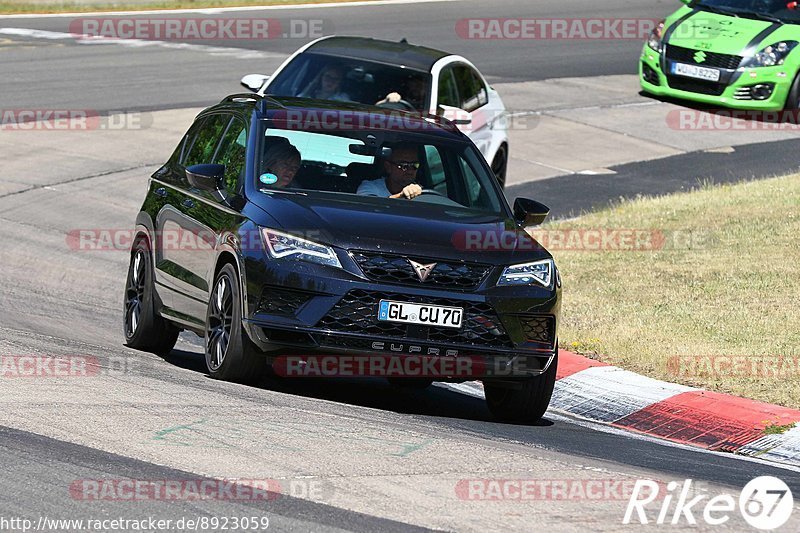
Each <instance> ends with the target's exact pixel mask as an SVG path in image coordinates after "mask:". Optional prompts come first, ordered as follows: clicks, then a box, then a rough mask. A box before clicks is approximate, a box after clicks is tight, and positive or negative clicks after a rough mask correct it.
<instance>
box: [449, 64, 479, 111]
mask: <svg viewBox="0 0 800 533" xmlns="http://www.w3.org/2000/svg"><path fill="white" fill-rule="evenodd" d="M453 74H454V76H455V79H456V87H457V88H458V96H459V104H458V106H457V107H460V108H461V109H464V110H465V111H474V110H475V109H478V108H479V107H481V106H482V105H485V104H486V102H488V97H487V95H486V86H485V85H484V83H483V80H482V79H481V77H480V76H479V75H478V73H477V72H475V70H474V69H472V68H471V67H469V66H467V65H458V66H456V67H455V68H454V69H453Z"/></svg>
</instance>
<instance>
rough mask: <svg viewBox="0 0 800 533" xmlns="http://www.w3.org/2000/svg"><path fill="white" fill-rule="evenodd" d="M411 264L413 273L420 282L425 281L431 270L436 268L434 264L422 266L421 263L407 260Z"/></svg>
mask: <svg viewBox="0 0 800 533" xmlns="http://www.w3.org/2000/svg"><path fill="white" fill-rule="evenodd" d="M408 262H409V263H411V266H412V268H413V269H414V272H416V273H417V276H418V277H419V280H420V281H425V280H426V279H428V276H430V275H431V272H433V269H434V268H436V263H431V264H429V265H423V264H422V263H417V262H416V261H412V260H411V259H409V260H408Z"/></svg>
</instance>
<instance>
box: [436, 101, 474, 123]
mask: <svg viewBox="0 0 800 533" xmlns="http://www.w3.org/2000/svg"><path fill="white" fill-rule="evenodd" d="M439 109H440V114H441V115H442V117H444V118H446V119H447V120H449V121H450V122H452V123H453V124H472V113H470V112H469V111H464V110H463V109H461V108H460V107H453V106H449V105H439Z"/></svg>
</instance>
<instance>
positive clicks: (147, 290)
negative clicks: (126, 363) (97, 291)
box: [122, 239, 181, 356]
mask: <svg viewBox="0 0 800 533" xmlns="http://www.w3.org/2000/svg"><path fill="white" fill-rule="evenodd" d="M155 298H156V296H155V291H154V289H153V263H152V261H151V258H150V247H149V246H148V245H147V241H146V240H144V239H138V240H137V241H136V243H135V244H134V245H133V248H132V249H131V262H130V264H129V265H128V276H127V278H126V282H125V297H124V299H123V315H122V327H123V333H124V335H125V344H126V345H127V346H129V347H130V348H134V349H136V350H143V351H146V352H152V353H155V354H158V355H161V356H164V355H167V354H169V353H170V352H171V351H172V349H173V348H174V347H175V343H176V342H177V341H178V335H179V334H180V332H181V330H180V328H178V327H176V326H175V325H174V324H173V323H172V322H170V321H168V320H166V319H165V318H163V317H162V316H161V315H159V314H158V312H157V311H156V305H155Z"/></svg>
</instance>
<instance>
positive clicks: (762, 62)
mask: <svg viewBox="0 0 800 533" xmlns="http://www.w3.org/2000/svg"><path fill="white" fill-rule="evenodd" d="M795 46H797V41H781V42H779V43H774V44H771V45H769V46H767V47H764V48H762V49H761V50H759V51H758V52H756V53H755V54H753V56H751V57H748V58H745V60H744V62H743V63H742V67H749V68H756V67H775V66H779V65H783V63H784V62H785V61H786V56H788V55H789V53H790V52H791V51H792V50H794V48H795Z"/></svg>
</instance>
